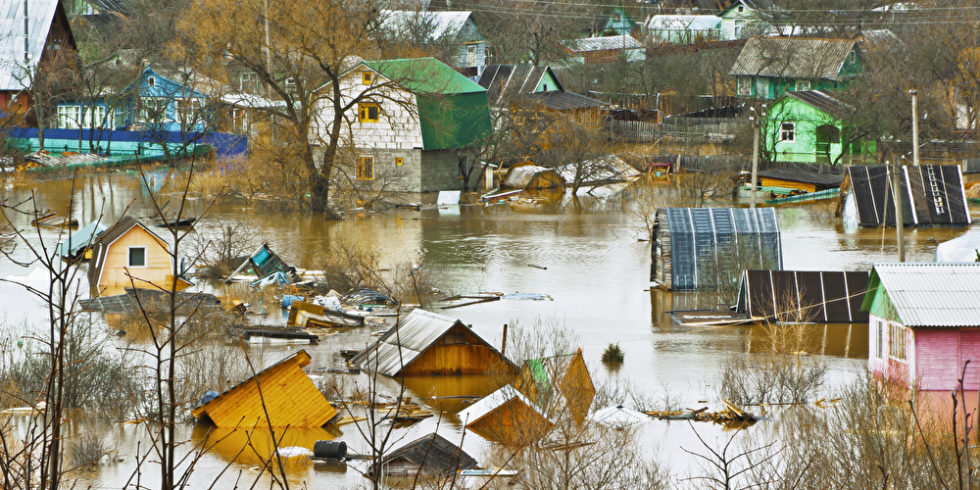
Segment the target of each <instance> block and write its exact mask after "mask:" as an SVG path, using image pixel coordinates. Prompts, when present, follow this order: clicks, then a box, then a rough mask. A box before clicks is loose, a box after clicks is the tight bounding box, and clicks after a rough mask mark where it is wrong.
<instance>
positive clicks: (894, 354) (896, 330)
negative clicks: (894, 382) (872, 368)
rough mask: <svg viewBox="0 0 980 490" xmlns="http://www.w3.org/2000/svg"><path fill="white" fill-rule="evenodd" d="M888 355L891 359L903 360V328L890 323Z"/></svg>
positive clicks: (898, 324)
mask: <svg viewBox="0 0 980 490" xmlns="http://www.w3.org/2000/svg"><path fill="white" fill-rule="evenodd" d="M888 355H889V356H890V357H891V358H892V359H897V360H899V361H904V360H905V327H903V326H902V325H901V324H900V323H892V324H891V331H890V332H889V335H888Z"/></svg>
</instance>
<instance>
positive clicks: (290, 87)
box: [282, 78, 296, 95]
mask: <svg viewBox="0 0 980 490" xmlns="http://www.w3.org/2000/svg"><path fill="white" fill-rule="evenodd" d="M282 88H283V89H284V90H285V91H286V93H288V94H290V95H295V94H296V79H295V78H287V79H285V80H283V82H282Z"/></svg>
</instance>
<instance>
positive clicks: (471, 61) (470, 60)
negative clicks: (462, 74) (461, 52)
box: [466, 44, 476, 66]
mask: <svg viewBox="0 0 980 490" xmlns="http://www.w3.org/2000/svg"><path fill="white" fill-rule="evenodd" d="M466 64H467V65H470V66H473V65H475V64H476V46H475V45H472V44H471V45H469V46H467V47H466Z"/></svg>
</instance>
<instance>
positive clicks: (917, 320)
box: [861, 262, 980, 327]
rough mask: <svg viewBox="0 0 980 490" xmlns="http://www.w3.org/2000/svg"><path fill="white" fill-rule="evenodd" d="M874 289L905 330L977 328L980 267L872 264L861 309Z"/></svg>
mask: <svg viewBox="0 0 980 490" xmlns="http://www.w3.org/2000/svg"><path fill="white" fill-rule="evenodd" d="M878 287H883V288H884V290H885V293H886V294H887V295H888V299H889V300H890V301H891V304H892V305H893V306H894V308H895V312H896V313H897V314H898V317H899V318H900V319H901V322H902V323H903V324H904V325H905V326H907V327H971V326H978V325H980V263H955V264H935V263H907V262H906V263H900V264H875V265H874V268H873V269H872V270H871V280H870V282H869V284H868V289H869V291H868V294H867V295H866V296H865V298H864V302H863V303H862V304H861V308H862V309H864V310H868V309H870V308H871V302H872V300H873V298H874V293H875V291H876V289H877V288H878Z"/></svg>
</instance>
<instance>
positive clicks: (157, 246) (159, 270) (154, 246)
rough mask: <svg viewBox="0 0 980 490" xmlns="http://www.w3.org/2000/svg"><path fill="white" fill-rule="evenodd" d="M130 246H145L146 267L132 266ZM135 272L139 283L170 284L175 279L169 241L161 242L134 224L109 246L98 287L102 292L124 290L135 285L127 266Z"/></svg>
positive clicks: (119, 291)
mask: <svg viewBox="0 0 980 490" xmlns="http://www.w3.org/2000/svg"><path fill="white" fill-rule="evenodd" d="M129 247H146V267H129ZM127 268H129V273H130V274H131V275H132V276H133V277H132V279H133V282H134V283H135V285H136V287H138V288H139V287H143V288H153V287H155V286H152V285H150V283H152V284H154V285H156V286H159V287H163V288H166V287H169V286H170V283H171V281H172V280H173V266H172V262H171V261H170V255H169V253H168V248H167V246H166V244H164V243H161V242H160V240H158V239H157V238H156V237H154V236H153V235H151V234H150V233H149V232H147V231H146V230H145V229H144V228H143V227H141V226H134V227H133V228H132V229H130V230H129V231H127V232H126V233H125V234H123V235H122V236H121V237H119V239H118V240H116V241H115V242H114V243H112V245H111V246H110V248H109V250H108V251H107V252H106V256H105V262H104V263H103V265H102V277H101V278H100V280H99V284H98V287H99V291H102V295H112V294H119V293H122V292H123V291H122V290H123V289H125V288H128V287H132V286H131V283H130V278H129V277H128V276H127V275H126V269H127Z"/></svg>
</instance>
